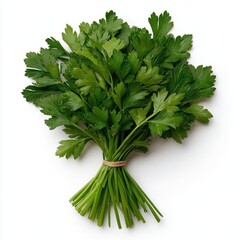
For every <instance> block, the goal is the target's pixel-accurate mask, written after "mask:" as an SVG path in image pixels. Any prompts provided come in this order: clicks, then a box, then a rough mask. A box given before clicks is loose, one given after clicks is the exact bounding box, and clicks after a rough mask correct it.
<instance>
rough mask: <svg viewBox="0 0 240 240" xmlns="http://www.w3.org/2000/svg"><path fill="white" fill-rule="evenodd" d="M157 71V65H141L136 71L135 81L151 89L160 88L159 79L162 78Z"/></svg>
mask: <svg viewBox="0 0 240 240" xmlns="http://www.w3.org/2000/svg"><path fill="white" fill-rule="evenodd" d="M158 71H159V70H158V67H154V68H147V67H145V66H144V67H141V68H140V70H139V71H138V73H137V77H136V81H137V82H140V83H142V84H143V85H145V86H146V87H148V89H150V90H151V91H157V90H158V89H159V88H160V83H161V81H162V80H163V76H161V75H159V74H158Z"/></svg>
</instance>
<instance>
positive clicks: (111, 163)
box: [102, 160, 127, 167]
mask: <svg viewBox="0 0 240 240" xmlns="http://www.w3.org/2000/svg"><path fill="white" fill-rule="evenodd" d="M102 164H103V165H106V166H109V167H124V166H125V165H126V164H127V162H126V161H119V162H110V161H106V160H103V161H102Z"/></svg>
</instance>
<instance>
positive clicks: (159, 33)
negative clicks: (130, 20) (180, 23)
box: [148, 11, 173, 40]
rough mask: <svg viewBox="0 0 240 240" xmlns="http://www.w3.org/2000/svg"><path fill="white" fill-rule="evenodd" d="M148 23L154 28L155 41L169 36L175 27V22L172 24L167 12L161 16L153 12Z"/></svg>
mask: <svg viewBox="0 0 240 240" xmlns="http://www.w3.org/2000/svg"><path fill="white" fill-rule="evenodd" d="M148 21H149V23H150V25H151V28H152V32H153V39H154V40H160V39H161V38H162V37H163V36H165V35H166V34H168V32H169V31H170V30H171V29H172V27H173V22H171V16H170V15H169V13H168V12H167V11H165V12H164V13H162V14H160V15H159V16H157V15H156V13H155V12H153V13H152V14H151V17H150V18H149V19H148Z"/></svg>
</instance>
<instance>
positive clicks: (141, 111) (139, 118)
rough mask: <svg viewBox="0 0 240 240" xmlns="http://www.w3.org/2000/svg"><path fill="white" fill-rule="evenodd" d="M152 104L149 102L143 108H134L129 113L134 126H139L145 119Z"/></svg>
mask: <svg viewBox="0 0 240 240" xmlns="http://www.w3.org/2000/svg"><path fill="white" fill-rule="evenodd" d="M151 105H152V102H149V103H148V105H147V106H146V107H145V108H135V109H131V110H130V111H129V114H130V115H131V117H132V119H133V120H134V122H135V123H136V125H139V124H141V123H142V122H143V121H144V120H146V118H147V114H148V112H149V110H150V108H151Z"/></svg>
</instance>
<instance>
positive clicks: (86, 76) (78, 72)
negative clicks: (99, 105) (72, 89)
mask: <svg viewBox="0 0 240 240" xmlns="http://www.w3.org/2000/svg"><path fill="white" fill-rule="evenodd" d="M72 77H73V78H75V79H78V80H77V81H76V82H75V83H76V85H77V86H78V87H80V91H81V93H82V94H83V95H86V94H89V93H90V91H91V90H92V89H93V88H94V87H96V86H97V85H98V81H97V78H96V76H95V74H94V72H93V70H92V69H90V68H89V67H88V66H87V65H85V64H82V65H81V68H74V69H73V71H72Z"/></svg>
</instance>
